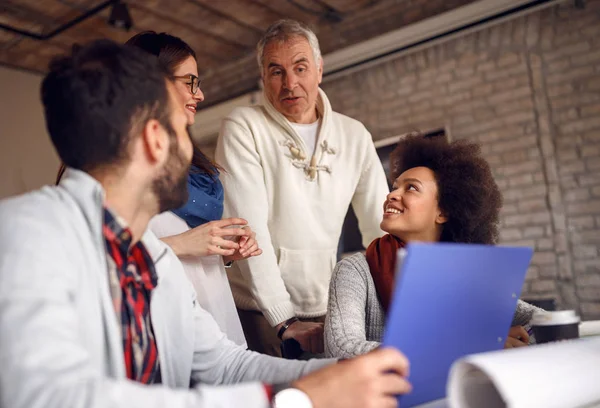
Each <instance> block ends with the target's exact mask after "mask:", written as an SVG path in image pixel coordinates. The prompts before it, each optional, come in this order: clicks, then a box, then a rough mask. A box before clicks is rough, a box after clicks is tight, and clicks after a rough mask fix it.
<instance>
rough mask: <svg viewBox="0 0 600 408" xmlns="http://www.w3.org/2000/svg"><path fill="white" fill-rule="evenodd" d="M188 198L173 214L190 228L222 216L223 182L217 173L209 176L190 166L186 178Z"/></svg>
mask: <svg viewBox="0 0 600 408" xmlns="http://www.w3.org/2000/svg"><path fill="white" fill-rule="evenodd" d="M187 185H188V192H189V198H188V201H187V203H186V204H185V205H184V206H183V207H181V208H178V209H176V210H173V212H174V213H175V215H177V216H178V217H179V218H181V219H183V220H184V221H185V222H186V223H187V225H188V226H189V227H190V228H195V227H197V226H198V225H202V224H205V223H207V222H210V221H216V220H220V219H221V217H222V216H223V184H221V180H219V173H218V172H217V174H216V175H214V176H211V175H210V174H206V173H203V172H201V171H200V170H199V169H198V168H197V167H195V166H192V168H191V170H190V172H189V174H188V179H187Z"/></svg>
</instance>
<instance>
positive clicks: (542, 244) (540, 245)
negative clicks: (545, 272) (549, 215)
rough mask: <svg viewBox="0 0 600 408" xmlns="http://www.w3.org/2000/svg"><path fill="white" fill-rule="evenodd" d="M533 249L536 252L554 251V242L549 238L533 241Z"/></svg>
mask: <svg viewBox="0 0 600 408" xmlns="http://www.w3.org/2000/svg"><path fill="white" fill-rule="evenodd" d="M535 249H536V250H537V251H547V250H549V249H554V242H553V241H552V240H551V239H550V238H542V239H538V240H537V241H535Z"/></svg>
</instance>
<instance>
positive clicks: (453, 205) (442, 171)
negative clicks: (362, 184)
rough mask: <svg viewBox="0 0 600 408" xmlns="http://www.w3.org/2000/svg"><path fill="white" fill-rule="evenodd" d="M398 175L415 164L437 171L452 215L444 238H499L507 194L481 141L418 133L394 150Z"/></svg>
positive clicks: (442, 199)
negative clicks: (505, 195)
mask: <svg viewBox="0 0 600 408" xmlns="http://www.w3.org/2000/svg"><path fill="white" fill-rule="evenodd" d="M390 161H391V163H390V164H391V169H392V174H391V175H392V177H393V179H392V180H395V179H396V178H398V176H400V175H401V174H402V173H404V172H405V171H407V170H409V169H412V168H415V167H427V168H429V169H430V170H432V171H433V172H434V174H435V178H436V181H437V186H438V203H439V204H438V205H439V207H440V209H441V210H442V212H443V213H444V215H445V216H446V217H447V218H448V221H447V222H446V223H445V224H444V227H443V230H442V236H441V239H440V241H443V242H462V243H477V244H495V243H496V242H497V240H498V224H499V213H500V208H501V207H502V194H501V193H500V190H499V188H498V185H497V184H496V182H495V181H494V177H493V176H492V172H491V170H490V166H489V164H488V163H487V161H486V160H485V159H484V158H483V156H482V155H481V149H480V147H479V145H477V144H474V143H469V142H467V141H463V140H457V141H454V142H452V143H449V142H448V141H447V140H446V139H445V138H443V137H430V138H426V137H423V136H422V135H420V134H412V135H409V136H407V137H406V138H404V139H402V140H401V141H400V142H399V143H398V146H397V147H396V149H395V150H394V151H393V152H392V154H391V155H390Z"/></svg>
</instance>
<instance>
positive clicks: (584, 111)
mask: <svg viewBox="0 0 600 408" xmlns="http://www.w3.org/2000/svg"><path fill="white" fill-rule="evenodd" d="M598 115H600V103H596V104H593V105H588V106H584V107H582V108H581V116H582V117H586V116H598Z"/></svg>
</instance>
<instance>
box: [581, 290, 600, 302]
mask: <svg viewBox="0 0 600 408" xmlns="http://www.w3.org/2000/svg"><path fill="white" fill-rule="evenodd" d="M577 294H578V295H579V298H580V299H581V300H582V301H586V300H587V301H598V300H600V287H597V288H581V289H579V290H578V291H577Z"/></svg>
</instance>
